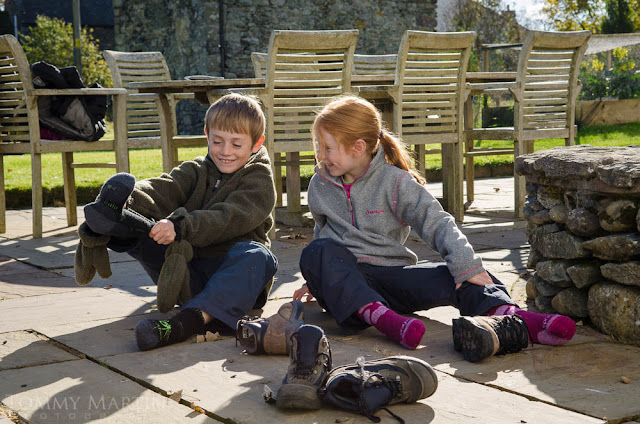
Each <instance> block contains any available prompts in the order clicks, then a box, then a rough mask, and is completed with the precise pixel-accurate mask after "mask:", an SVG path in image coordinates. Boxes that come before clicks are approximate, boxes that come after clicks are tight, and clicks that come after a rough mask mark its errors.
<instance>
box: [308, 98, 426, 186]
mask: <svg viewBox="0 0 640 424" xmlns="http://www.w3.org/2000/svg"><path fill="white" fill-rule="evenodd" d="M320 129H322V130H324V131H326V132H328V133H329V134H331V135H332V136H333V137H334V138H335V139H336V141H337V142H338V143H340V144H341V145H342V147H344V149H345V150H347V149H350V148H351V147H353V145H354V144H355V142H356V141H357V140H360V139H362V140H364V142H365V143H366V145H367V153H369V154H371V155H374V154H375V153H376V152H377V150H378V146H379V143H382V148H383V149H384V155H385V158H386V160H387V162H389V163H391V164H393V165H395V166H397V167H398V168H400V169H404V170H405V171H408V172H409V173H410V174H411V176H413V177H414V178H415V179H416V180H417V181H418V182H419V183H420V184H422V185H424V184H425V180H424V178H423V177H422V176H421V175H420V174H419V173H418V172H417V171H416V170H415V167H414V166H413V156H412V154H411V152H409V150H408V149H407V146H406V145H405V144H404V143H403V142H402V141H401V140H400V139H398V138H397V137H395V136H394V135H393V134H391V133H390V132H389V131H387V130H386V129H385V128H384V127H383V125H382V117H381V115H380V112H379V111H378V109H376V107H375V106H374V105H372V104H371V103H370V102H368V101H366V100H364V99H362V98H360V97H355V96H342V97H338V98H336V99H334V100H332V101H331V102H329V103H328V104H327V105H326V106H325V107H324V108H323V109H322V111H320V113H318V114H317V115H316V118H315V120H314V122H313V131H312V133H313V141H314V144H315V145H316V146H317V148H316V157H317V159H318V161H321V160H322V158H321V157H320V155H321V153H320V151H321V150H322V149H319V148H318V147H321V144H322V140H320V139H318V137H317V134H318V131H319V130H320Z"/></svg>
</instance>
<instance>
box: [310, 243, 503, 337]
mask: <svg viewBox="0 0 640 424" xmlns="http://www.w3.org/2000/svg"><path fill="white" fill-rule="evenodd" d="M300 270H301V271H302V275H303V277H304V278H305V280H307V287H308V288H309V291H310V292H311V294H312V295H313V296H314V297H315V298H316V299H317V300H318V304H320V306H322V307H323V308H324V309H326V310H327V311H328V312H329V313H330V314H331V315H333V317H334V318H335V319H336V321H337V322H338V325H339V326H340V327H341V328H343V329H345V330H357V329H361V328H364V327H367V324H366V323H365V322H364V321H362V320H360V319H359V318H358V317H357V315H356V312H357V311H358V309H359V308H360V307H362V306H364V305H366V304H368V303H371V302H376V301H378V302H382V303H384V304H385V305H387V306H388V307H389V308H391V309H393V310H394V311H396V312H398V313H400V314H409V313H412V312H415V311H422V310H426V309H431V308H435V307H436V306H446V305H451V306H455V307H456V308H458V309H459V310H460V314H461V315H470V316H473V315H483V314H485V313H487V312H488V311H489V310H490V309H492V308H494V307H496V306H499V305H503V304H505V303H506V304H510V305H515V303H514V302H513V300H511V298H510V297H509V295H508V294H507V290H506V287H505V286H504V284H502V283H501V282H500V281H498V279H496V278H495V277H494V276H493V275H491V278H492V279H493V281H494V284H491V285H487V286H477V285H475V284H471V283H469V282H464V283H463V284H462V286H460V288H459V289H458V290H456V289H455V284H454V282H453V277H452V276H451V273H450V272H449V269H448V268H447V266H446V265H445V264H443V263H420V264H417V265H413V266H375V265H370V264H362V263H360V264H359V263H357V260H356V257H355V256H354V255H353V253H351V252H350V251H349V250H348V249H347V248H346V247H344V246H343V245H342V244H340V243H338V242H336V241H333V240H331V239H326V238H325V239H317V240H314V241H313V242H311V243H310V244H309V245H308V246H307V247H306V248H305V249H304V250H303V251H302V255H301V256H300Z"/></svg>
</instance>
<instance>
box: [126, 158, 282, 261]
mask: <svg viewBox="0 0 640 424" xmlns="http://www.w3.org/2000/svg"><path fill="white" fill-rule="evenodd" d="M275 202H276V191H275V187H274V184H273V175H272V173H271V165H270V161H269V155H268V153H267V150H266V149H265V148H264V147H261V148H260V150H259V151H258V153H256V154H254V155H252V156H251V157H250V158H249V160H248V161H247V163H246V164H245V165H244V166H243V167H242V168H240V169H239V170H237V171H236V172H234V173H233V174H223V173H221V172H220V171H219V170H218V168H217V167H216V165H215V164H214V163H213V161H212V160H211V158H210V157H209V156H208V155H207V156H206V157H198V158H196V159H194V160H190V161H186V162H183V163H182V164H181V165H180V166H178V167H176V168H173V169H172V170H171V172H170V173H168V174H167V173H163V174H162V175H160V176H159V177H157V178H149V179H146V180H141V181H138V182H136V185H135V189H134V190H133V193H132V194H131V197H130V198H129V200H128V203H127V205H128V207H130V208H132V209H133V210H135V211H136V212H139V213H141V214H143V215H145V216H147V217H150V218H154V219H156V220H160V219H165V218H167V219H170V220H171V221H173V222H174V224H175V225H176V233H177V234H178V235H179V237H180V239H181V240H185V241H187V242H189V243H190V244H191V246H193V250H194V256H195V257H211V256H219V255H224V254H225V253H226V252H227V250H228V249H229V248H230V247H231V246H232V245H233V244H235V243H237V242H240V241H257V242H260V243H262V244H264V245H265V246H267V247H269V246H270V242H269V238H268V233H269V231H270V230H271V227H272V226H273V219H272V217H271V212H272V211H273V208H274V206H275Z"/></svg>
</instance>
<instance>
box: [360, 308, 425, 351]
mask: <svg viewBox="0 0 640 424" xmlns="http://www.w3.org/2000/svg"><path fill="white" fill-rule="evenodd" d="M358 316H359V317H360V318H361V319H362V320H363V321H364V322H366V323H367V324H369V325H373V326H374V327H375V328H377V329H378V331H380V332H381V333H382V334H384V335H386V336H388V337H391V338H392V339H393V340H395V341H397V342H398V343H400V344H401V345H402V346H404V347H406V348H407V349H415V348H416V347H418V344H420V340H421V339H422V335H423V334H424V330H425V328H424V324H423V323H422V321H420V320H419V319H415V318H406V317H403V316H402V315H398V314H397V313H395V312H394V311H392V310H391V309H389V308H387V307H386V306H384V305H383V304H382V303H380V302H372V303H369V304H367V305H364V306H363V307H361V308H360V309H358Z"/></svg>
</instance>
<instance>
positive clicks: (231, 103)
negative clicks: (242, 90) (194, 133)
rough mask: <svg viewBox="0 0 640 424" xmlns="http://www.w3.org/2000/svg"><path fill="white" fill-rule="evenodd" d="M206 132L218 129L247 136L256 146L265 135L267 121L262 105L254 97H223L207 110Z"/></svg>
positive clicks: (238, 95)
mask: <svg viewBox="0 0 640 424" xmlns="http://www.w3.org/2000/svg"><path fill="white" fill-rule="evenodd" d="M204 125H205V131H207V133H208V130H210V129H212V128H213V129H217V130H220V131H228V132H232V133H236V134H247V135H249V136H250V137H251V141H252V143H253V144H256V142H257V141H258V139H259V138H260V136H262V135H263V134H264V129H265V126H266V119H265V117H264V113H263V112H262V108H261V107H260V103H258V100H257V99H256V98H254V97H250V96H244V95H242V94H237V93H232V94H227V95H226V96H223V97H221V98H220V99H218V101H216V102H215V103H214V104H212V105H211V106H210V107H209V109H208V110H207V115H206V116H205V118H204Z"/></svg>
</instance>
